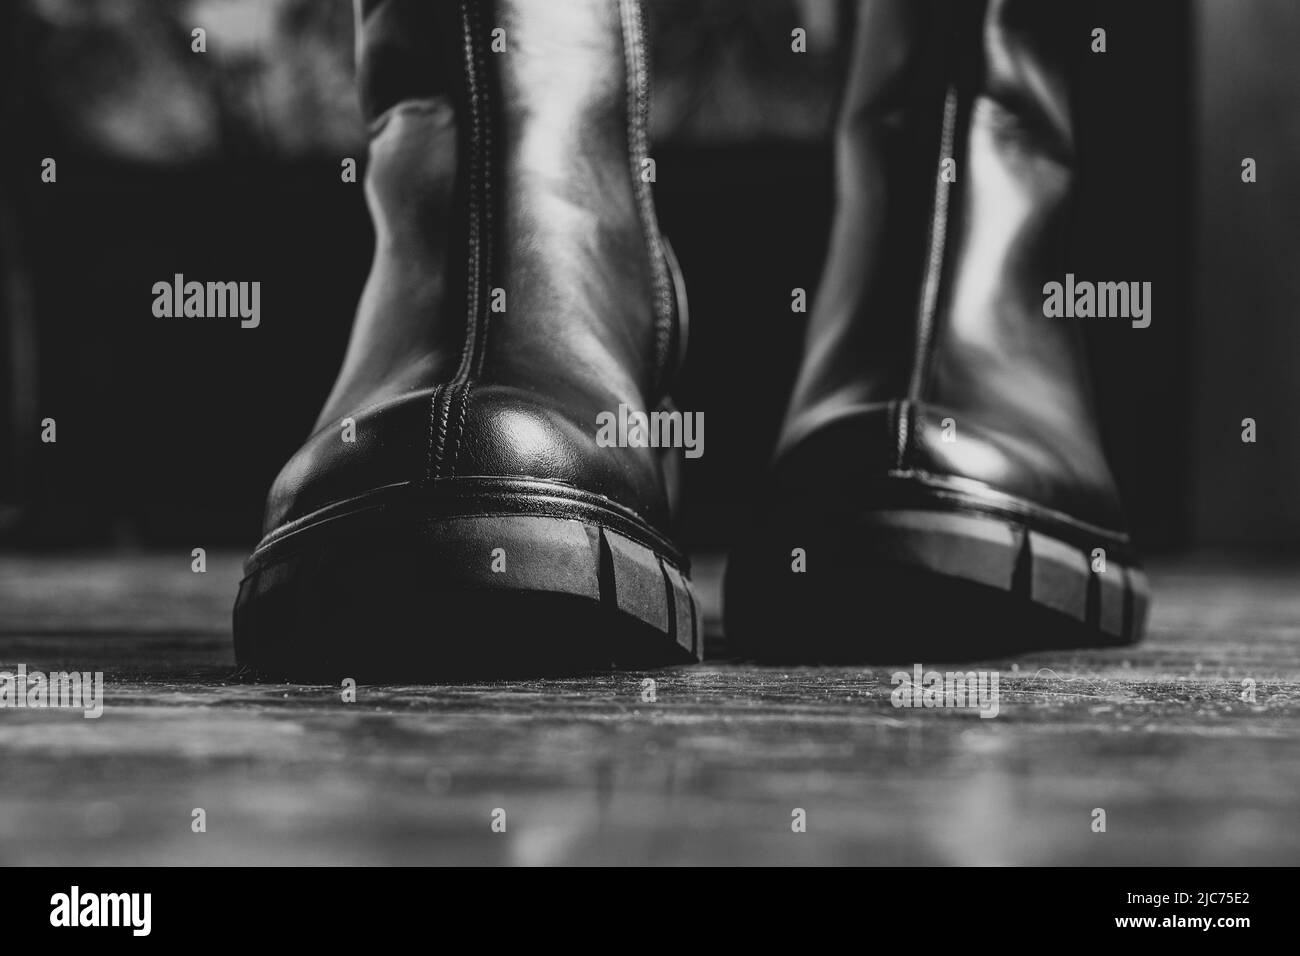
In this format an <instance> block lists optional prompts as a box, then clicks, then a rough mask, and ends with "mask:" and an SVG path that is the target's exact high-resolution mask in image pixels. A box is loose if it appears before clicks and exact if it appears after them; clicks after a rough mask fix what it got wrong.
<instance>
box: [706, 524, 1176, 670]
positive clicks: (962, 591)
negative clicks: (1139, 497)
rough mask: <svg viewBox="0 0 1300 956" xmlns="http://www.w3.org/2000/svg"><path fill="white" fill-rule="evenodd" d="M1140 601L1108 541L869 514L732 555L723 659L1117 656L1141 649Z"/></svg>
mask: <svg viewBox="0 0 1300 956" xmlns="http://www.w3.org/2000/svg"><path fill="white" fill-rule="evenodd" d="M796 549H799V551H796ZM800 552H802V558H801V557H800ZM801 561H802V564H801V563H800V562H801ZM800 567H802V570H799V568H800ZM1149 593H1150V592H1149V587H1148V584H1147V579H1146V575H1145V574H1143V572H1142V571H1141V569H1140V568H1139V567H1138V566H1137V564H1136V562H1135V561H1134V560H1133V558H1132V557H1131V556H1130V553H1129V552H1128V549H1127V548H1126V547H1125V546H1124V545H1123V543H1122V541H1117V540H1114V539H1112V538H1110V537H1101V536H1090V535H1089V534H1088V533H1087V532H1086V531H1081V533H1080V534H1079V535H1077V536H1076V535H1073V534H1072V535H1070V537H1069V539H1068V540H1067V539H1066V537H1065V536H1064V535H1061V534H1060V533H1059V532H1057V531H1055V530H1046V529H1044V528H1042V527H1038V528H1035V527H1034V526H1033V525H1032V524H1029V523H1026V522H1024V521H1021V520H1015V519H1011V518H1009V517H1006V516H1000V515H995V514H985V513H979V512H976V511H964V510H952V509H949V508H942V507H933V508H906V509H896V508H891V509H882V510H878V511H867V512H864V513H860V514H858V515H857V516H856V517H854V518H851V519H846V520H844V521H843V522H842V523H841V524H840V525H838V526H835V527H830V526H829V525H828V524H826V523H822V522H818V523H816V524H815V525H813V526H812V527H810V525H809V523H803V524H802V525H800V526H792V525H787V526H785V527H782V526H780V525H770V526H768V527H767V528H766V529H765V530H764V531H762V532H761V533H758V534H752V535H751V536H750V538H749V541H748V544H746V545H745V546H743V547H741V548H738V549H737V550H736V551H735V552H733V554H732V557H731V560H730V562H729V564H728V568H727V574H726V582H725V598H724V600H725V619H726V631H727V653H728V655H730V656H737V657H742V658H749V659H754V660H758V661H765V662H771V663H871V662H895V661H900V660H922V659H928V660H973V659H979V658H987V657H994V656H1000V655H1004V654H1010V653H1020V652H1025V651H1033V650H1046V649H1062V648H1070V647H1082V646H1118V645H1124V644H1130V643H1133V642H1135V641H1137V640H1139V639H1140V637H1141V635H1142V632H1143V630H1144V627H1145V622H1146V616H1147V607H1148V602H1149Z"/></svg>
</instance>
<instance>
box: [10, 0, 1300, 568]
mask: <svg viewBox="0 0 1300 956" xmlns="http://www.w3.org/2000/svg"><path fill="white" fill-rule="evenodd" d="M1084 5H1085V6H1086V7H1088V8H1089V9H1090V10H1091V11H1092V15H1093V16H1094V17H1095V22H1096V24H1097V25H1098V26H1103V27H1105V28H1106V29H1107V32H1108V47H1109V49H1108V52H1107V53H1106V54H1105V55H1104V56H1097V55H1090V54H1089V53H1088V51H1087V48H1086V45H1082V44H1081V46H1080V56H1079V57H1078V59H1077V62H1075V63H1073V64H1071V69H1073V70H1074V71H1075V72H1076V75H1077V85H1076V88H1077V103H1076V110H1077V121H1078V126H1079V142H1080V153H1081V167H1082V173H1081V177H1080V201H1079V206H1078V215H1077V229H1076V231H1075V232H1076V234H1075V239H1074V248H1073V250H1072V253H1071V261H1072V262H1073V263H1075V269H1074V271H1075V272H1076V273H1078V274H1079V275H1080V276H1081V277H1085V278H1086V277H1100V278H1113V279H1125V280H1150V281H1151V282H1153V284H1154V295H1153V297H1154V306H1155V312H1154V321H1153V324H1152V326H1151V327H1150V328H1149V329H1146V330H1144V331H1141V332H1138V331H1134V330H1132V329H1129V328H1128V327H1127V326H1126V323H1121V322H1110V323H1107V322H1102V321H1097V322H1093V323H1090V324H1088V325H1087V328H1086V330H1085V331H1086V334H1087V335H1088V340H1089V341H1088V344H1089V349H1090V351H1091V353H1092V355H1093V368H1094V372H1095V376H1096V381H1097V388H1096V392H1097V397H1098V401H1099V403H1100V406H1101V412H1102V416H1103V428H1104V432H1105V436H1106V439H1107V442H1108V445H1109V447H1110V450H1111V456H1112V461H1113V463H1114V465H1115V467H1116V470H1117V472H1118V477H1119V479H1120V482H1121V485H1122V487H1123V491H1124V493H1125V498H1126V501H1127V503H1128V506H1129V510H1130V513H1131V518H1132V522H1133V525H1134V528H1135V530H1136V533H1137V535H1138V537H1139V541H1140V543H1141V544H1142V545H1143V546H1144V547H1145V549H1146V550H1147V551H1148V552H1155V553H1160V552H1167V551H1174V550H1182V549H1188V548H1194V547H1201V548H1206V547H1220V546H1234V547H1235V546H1259V547H1262V546H1267V547H1275V546H1284V545H1290V544H1294V543H1296V542H1297V541H1300V496H1297V495H1295V494H1294V493H1293V489H1295V488H1296V487H1300V440H1297V437H1300V374H1296V360H1297V357H1300V322H1297V320H1296V315H1295V306H1296V303H1300V270H1298V269H1296V268H1295V266H1294V263H1295V261H1296V257H1297V256H1296V254H1297V252H1300V249H1297V246H1300V229H1297V228H1296V227H1297V225H1300V223H1297V221H1296V220H1297V217H1298V216H1300V201H1297V200H1300V197H1297V196H1296V195H1294V194H1295V193H1296V192H1297V191H1298V190H1300V176H1297V175H1296V170H1295V169H1294V168H1288V164H1291V165H1294V160H1295V159H1296V158H1297V157H1300V141H1298V140H1300V108H1298V107H1300V103H1298V102H1297V100H1300V83H1297V82H1296V80H1297V77H1296V72H1297V70H1298V69H1300V67H1298V66H1297V65H1296V63H1297V61H1296V59H1295V56H1294V51H1295V47H1296V40H1297V38H1300V5H1297V4H1295V3H1294V2H1291V0H1233V2H1228V0H1199V2H1191V0H1147V2H1143V3H1140V4H1135V3H1131V2H1127V3H1126V2H1120V0H1114V2H1105V0H1096V2H1087V3H1085V4H1084ZM648 6H649V12H650V24H651V27H652V32H653V55H654V62H655V99H654V130H653V134H654V155H655V158H656V161H657V167H658V183H657V186H656V188H655V194H656V198H657V202H658V206H659V212H660V220H661V224H662V226H663V228H664V231H665V232H666V234H667V235H668V236H669V237H670V238H671V239H672V241H673V244H674V247H675V249H676V251H677V254H678V256H679V258H680V259H681V261H682V266H683V269H684V271H685V274H686V278H687V284H688V289H689V293H690V298H691V309H692V322H693V325H692V348H693V351H692V353H691V355H690V356H689V358H688V364H687V369H686V377H685V381H684V382H683V383H682V385H681V387H680V388H679V389H678V390H677V400H678V405H679V406H680V407H683V408H686V409H689V410H698V411H703V412H704V413H705V415H706V419H707V424H708V443H707V445H706V454H705V455H704V457H703V458H701V459H699V460H696V461H692V462H689V463H688V465H687V478H688V489H687V491H688V497H687V501H688V506H687V507H688V514H687V516H686V517H687V520H686V524H685V528H686V529H687V532H686V535H685V537H686V539H687V544H688V546H690V547H694V548H717V547H719V546H724V545H725V544H726V542H727V540H728V538H729V536H730V534H731V532H732V529H734V528H735V526H736V522H738V521H741V520H743V513H742V512H741V511H740V508H741V507H742V505H743V500H744V494H743V492H744V491H745V490H746V489H748V488H749V487H750V486H751V484H752V483H753V481H754V479H755V477H756V476H757V475H758V474H759V471H760V469H761V468H762V466H763V464H764V463H765V461H766V460H767V457H768V455H769V454H770V451H771V447H772V444H773V442H774V440H775V435H776V428H777V426H778V423H779V419H780V415H781V413H782V411H783V404H784V401H785V398H786V395H787V393H788V389H789V385H790V382H791V380H792V379H793V375H794V370H795V364H796V362H797V359H798V355H799V350H800V347H801V342H802V333H803V326H802V320H803V316H799V315H794V314H792V313H791V312H790V309H789V303H790V289H791V287H793V286H802V287H805V288H807V289H808V290H809V293H810V294H811V293H812V291H813V290H814V289H815V288H816V286H817V281H818V276H819V271H820V267H821V261H822V256H823V254H824V251H825V244H826V237H827V234H828V229H829V224H830V218H831V214H832V189H833V183H832V177H831V152H830V135H831V132H832V125H833V120H834V115H835V110H836V106H837V103H838V97H839V84H840V77H841V76H842V74H843V69H844V64H845V59H846V50H847V46H848V42H849V39H850V36H851V26H852V22H853V5H852V3H848V2H837V0H802V2H797V0H650V2H649V4H648ZM0 17H3V23H0V43H2V45H3V60H2V62H0V69H2V70H3V79H2V81H0V109H2V110H3V120H2V122H3V128H4V136H3V144H4V145H3V148H2V149H0V163H2V164H3V166H4V169H3V175H0V543H3V544H5V545H10V546H14V547H89V546H97V547H98V546H106V545H107V546H118V547H122V548H149V547H161V546H169V547H170V546H176V545H183V546H184V547H186V548H188V547H190V546H192V545H206V546H209V547H218V546H232V547H237V548H246V547H251V545H252V544H254V543H255V541H256V539H257V538H258V536H259V526H260V518H261V511H262V504H263V499H264V495H265V493H266V491H267V488H268V487H269V485H270V482H271V480H272V479H273V478H274V476H275V474H276V472H277V471H278V470H279V468H280V465H281V464H282V463H283V462H284V460H285V459H286V458H287V457H288V456H289V455H290V454H291V453H292V452H293V451H294V450H295V449H296V448H297V447H298V445H299V443H300V442H301V440H302V439H303V438H304V437H305V436H306V433H307V431H308V429H309V428H310V426H311V424H312V422H313V420H314V418H315V415H316V413H317V412H318V410H319V407H320V404H321V403H322V401H323V400H324V397H325V395H326V393H327V391H328V389H329V386H330V384H331V382H332V380H333V377H334V375H335V373H336V372H337V370H338V366H339V363H340V361H341V358H342V354H343V348H344V344H345V342H346V338H347V334H348V329H349V325H350V322H351V318H352V312H353V309H354V307H355V304H356V301H357V298H358V296H359V293H360V290H361V287H362V283H363V281H364V279H365V275H366V271H367V269H368V267H369V263H370V255H371V247H372V242H373V235H372V231H371V227H370V223H369V219H368V217H367V214H366V210H365V205H364V196H363V191H362V187H361V185H360V184H359V183H358V184H346V183H342V182H340V176H339V169H340V160H341V159H342V158H344V157H354V158H356V159H357V161H358V163H359V164H360V165H362V166H364V160H365V135H364V129H363V126H362V122H361V119H360V113H359V109H358V104H357V100H356V96H355V92H354V90H353V86H352V75H353V57H352V43H353V37H352V9H351V3H350V0H172V2H167V3H160V2H157V0H5V3H3V4H2V5H0ZM194 26H202V27H204V29H206V31H207V49H208V52H207V53H206V54H195V53H192V52H191V50H190V30H191V29H192V28H193V27H194ZM796 26H801V27H803V28H805V29H806V30H807V32H808V53H807V54H806V55H803V56H795V55H792V54H791V53H790V46H789V42H790V30H791V29H793V28H794V27H796ZM1248 156H1249V157H1252V158H1254V159H1255V160H1256V161H1257V164H1258V170H1259V177H1258V178H1259V181H1258V182H1257V183H1256V184H1253V185H1245V184H1243V183H1242V182H1241V177H1240V166H1241V160H1242V159H1243V158H1244V157H1248ZM46 157H52V158H54V159H55V160H56V161H57V176H58V178H57V183H54V184H48V183H43V182H42V181H41V176H40V173H41V163H42V160H43V159H44V158H46ZM178 272H179V273H184V274H186V276H187V277H189V276H192V277H194V278H199V279H217V278H227V279H228V278H238V279H258V280H260V281H261V283H262V322H261V326H260V327H259V328H258V329H256V330H243V329H241V328H240V327H239V324H238V322H236V321H221V320H217V321H207V320H175V319H158V318H155V317H154V316H153V315H152V312H151V306H152V301H153V295H152V292H151V287H152V285H153V283H154V282H155V281H158V280H160V279H169V278H170V277H171V276H172V275H173V273H178ZM1244 417H1253V418H1255V419H1256V420H1257V422H1258V435H1259V438H1258V442H1257V443H1256V444H1254V445H1246V444H1243V443H1242V442H1241V440H1240V432H1241V424H1240V423H1241V419H1242V418H1244ZM44 418H54V419H55V420H56V421H57V429H58V432H57V434H58V441H57V443H56V444H42V443H41V441H40V422H41V420H42V419H44ZM738 489H739V491H740V492H741V493H738Z"/></svg>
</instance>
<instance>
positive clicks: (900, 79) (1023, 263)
mask: <svg viewBox="0 0 1300 956" xmlns="http://www.w3.org/2000/svg"><path fill="white" fill-rule="evenodd" d="M1059 6H1060V5H1055V4H1043V3H1041V2H1035V0H990V2H988V3H983V4H981V3H949V2H937V0H936V2H913V0H883V2H873V3H864V4H862V5H861V8H860V16H861V17H862V18H863V19H862V22H860V24H859V29H858V31H857V40H856V43H857V47H856V49H855V51H854V57H853V66H852V71H851V76H850V78H849V87H848V93H847V96H846V100H845V103H844V107H843V111H842V116H841V122H840V128H839V133H838V145H837V175H838V190H839V205H838V210H837V217H836V223H835V227H834V233H833V236H832V243H831V251H830V255H829V259H828V263H827V267H826V271H825V274H824V276H823V280H822V283H821V287H820V289H819V291H818V293H817V298H816V300H815V301H814V308H813V314H812V316H811V317H810V330H809V337H808V342H809V348H808V351H807V353H806V355H805V357H804V362H803V365H802V368H801V371H800V375H799V378H798V381H797V384H796V387H795V392H794V396H793V398H792V401H791V405H790V408H789V412H788V415H787V420H786V424H785V428H784V430H783V436H782V440H781V444H780V447H779V449H778V464H777V474H778V475H780V476H785V477H784V478H783V479H782V480H783V481H786V482H793V483H794V484H796V485H798V484H800V483H801V482H802V480H803V479H800V478H798V477H796V476H810V475H811V474H812V473H814V472H815V471H817V470H818V469H819V468H822V467H826V468H834V469H837V474H839V475H841V476H843V475H857V476H858V477H859V478H861V479H862V480H865V479H866V478H867V477H870V476H871V475H877V476H879V475H882V474H884V473H889V472H893V473H898V474H903V473H913V472H920V473H925V474H934V475H938V476H945V477H952V478H957V479H969V480H971V481H976V482H982V483H985V484H987V485H989V486H991V487H992V489H994V490H996V491H1000V492H1004V493H1007V494H1011V495H1015V496H1018V497H1022V498H1024V499H1026V500H1027V501H1029V502H1031V503H1033V504H1035V505H1038V506H1041V507H1043V508H1046V509H1050V510H1054V511H1058V512H1061V513H1064V514H1066V515H1069V516H1072V517H1073V518H1076V519H1078V520H1081V521H1085V522H1088V523H1090V524H1093V525H1096V526H1100V527H1103V528H1108V529H1119V528H1122V526H1123V518H1122V514H1121V511H1120V507H1119V503H1118V496H1117V494H1116V491H1115V488H1114V482H1113V480H1112V478H1111V474H1110V470H1109V467H1108V466H1107V463H1106V460H1105V457H1104V454H1103V451H1102V447H1101V442H1100V440H1099V437H1098V434H1097V430H1096V423H1095V415H1094V412H1093V409H1092V402H1091V397H1090V384H1089V381H1088V378H1087V370H1086V367H1085V364H1084V355H1083V349H1082V344H1081V340H1080V338H1079V329H1078V328H1077V326H1075V325H1074V324H1073V322H1072V320H1066V319H1059V318H1047V317H1045V316H1044V315H1043V307H1042V303H1043V298H1042V289H1043V285H1044V283H1046V282H1048V281H1052V280H1058V281H1059V280H1061V279H1062V278H1063V276H1064V273H1065V271H1066V269H1065V265H1064V263H1065V243H1066V239H1067V227H1068V225H1069V213H1070V207H1069V204H1070V200H1071V196H1072V184H1073V179H1074V175H1075V170H1074V165H1075V161H1074V142H1073V132H1072V125H1071V118H1070V109H1069V97H1068V84H1067V77H1066V76H1065V73H1064V69H1063V67H1064V64H1065V63H1066V62H1067V61H1068V57H1067V56H1066V55H1065V52H1064V45H1065V44H1067V43H1074V44H1079V43H1083V42H1085V40H1084V39H1081V37H1083V38H1086V36H1087V31H1086V30H1084V31H1083V32H1082V33H1080V32H1079V31H1078V30H1077V29H1074V30H1072V29H1070V23H1069V22H1065V21H1063V20H1062V11H1061V10H1060V9H1058V8H1059ZM948 112H951V116H950V117H947V116H946V114H947V113H948ZM945 127H946V128H945ZM946 158H951V159H955V161H956V163H955V167H950V172H951V173H955V182H951V183H947V184H945V183H943V182H942V181H941V177H940V173H941V166H940V161H941V159H946ZM945 420H950V421H951V427H950V428H948V429H947V434H948V436H950V438H955V440H945V439H944V436H945V431H944V423H945Z"/></svg>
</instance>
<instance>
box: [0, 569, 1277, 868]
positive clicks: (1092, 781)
mask: <svg viewBox="0 0 1300 956" xmlns="http://www.w3.org/2000/svg"><path fill="white" fill-rule="evenodd" d="M190 560H191V559H190V557H189V555H188V553H184V554H180V555H159V554H152V555H127V556H123V555H93V554H92V555H82V556H30V555H14V554H10V555H0V669H8V670H13V669H14V668H16V667H17V666H18V664H20V663H25V664H27V666H28V667H29V668H32V669H35V670H56V669H65V668H76V669H79V670H94V669H102V670H103V671H104V672H105V675H106V698H107V705H106V709H105V713H104V716H103V717H102V718H100V719H99V720H86V719H83V718H82V717H81V716H80V715H79V714H76V713H72V712H67V711H56V710H32V709H0V763H2V765H3V767H4V768H5V771H4V773H3V774H0V863H5V864H15V863H21V864H35V863H42V864H71V863H92V864H94V863H146V864H156V863H163V864H191V863H192V864H198V863H211V864H227V863H243V862H247V863H258V864H274V863H289V862H293V863H367V864H369V863H520V864H547V863H706V862H712V863H814V862H820V863H881V864H887V863H960V864H965V863H986V864H1019V863H1085V864H1107V863H1120V864H1155V863H1173V864H1221V863H1222V864H1266V863H1290V864H1295V863H1298V862H1300V828H1297V827H1296V826H1295V822H1296V821H1297V820H1298V819H1300V760H1297V752H1298V750H1300V746H1298V744H1297V740H1298V731H1300V588H1297V587H1296V583H1297V581H1300V566H1297V565H1295V564H1286V563H1276V562H1274V563H1255V564H1243V563H1241V562H1233V561H1229V560H1226V559H1220V560H1216V559H1213V558H1205V557H1203V558H1198V559H1194V560H1192V559H1189V560H1184V561H1179V562H1170V563H1165V564H1163V565H1158V566H1157V567H1155V568H1154V569H1153V572H1152V578H1153V584H1154V589H1155V601H1156V603H1155V606H1154V610H1153V619H1152V634H1151V637H1150V639H1149V640H1148V641H1147V642H1146V643H1144V644H1143V645H1141V646H1139V647H1137V648H1130V649H1125V650H1119V651H1088V652H1077V653H1067V654H1052V655H1034V656H1027V657H1021V658H1018V659H1015V660H1007V661H997V662H990V663H988V664H985V665H975V666H977V667H981V668H983V667H987V668H991V669H996V670H998V671H999V673H1000V687H999V689H1000V702H999V714H998V716H997V717H996V718H992V719H981V718H980V717H979V716H978V714H977V713H976V712H973V711H970V710H950V709H938V710H924V709H918V710H903V709H898V708H895V707H894V706H892V704H891V702H890V694H891V691H892V689H893V688H892V685H891V683H890V673H891V672H892V671H893V670H895V669H897V668H889V667H873V668H858V669H853V668H834V669H813V668H803V669H765V668H755V667H746V666H735V665H729V664H706V665H703V666H700V667H695V668H683V669H675V670H668V671H659V672H654V673H650V674H599V675H593V676H590V677H586V678H581V679H571V680H560V681H520V682H510V683H501V684H478V685H463V686H446V687H428V686H409V687H383V688H374V687H362V688H361V689H360V691H359V695H358V699H357V701H356V702H355V703H343V702H342V700H341V695H340V693H339V691H338V689H336V688H321V687H306V686H299V685H258V684H248V683H241V682H238V681H236V680H234V679H232V671H233V657H232V654H231V650H230V644H229V613H230V605H231V603H232V601H233V595H234V587H235V583H236V581H237V579H238V575H239V561H238V558H237V556H234V555H225V554H215V555H209V558H208V571H207V572H206V573H205V574H194V573H192V572H191V570H190ZM719 569H720V565H719V562H718V561H716V560H705V561H702V562H700V567H699V571H698V573H697V577H698V578H699V579H700V580H701V583H702V592H703V599H704V602H705V610H706V614H707V617H708V620H709V622H710V627H711V629H712V630H713V631H714V632H715V633H716V631H717V624H718V614H717V591H718V587H717V584H718V573H719ZM911 663H912V662H907V663H906V665H905V666H906V667H908V668H910V666H911ZM924 663H925V664H926V666H927V667H929V666H930V665H931V663H932V662H924ZM933 663H934V664H936V665H938V663H939V662H933ZM962 669H963V670H966V669H969V668H967V667H963V668H962ZM645 678H652V679H653V680H654V681H655V682H656V700H655V702H653V703H647V702H644V701H643V700H642V689H643V684H642V681H643V679H645ZM1247 680H1250V681H1254V690H1255V694H1254V696H1255V699H1254V702H1253V703H1252V702H1250V701H1247V700H1243V681H1247ZM195 808H203V809H204V811H205V812H206V818H207V832H206V833H193V832H192V831H191V819H192V811H193V810H194V809H195ZM497 808H500V809H504V810H505V814H506V832H505V833H494V832H493V831H492V829H491V824H492V817H493V811H494V810H495V809H497ZM796 808H801V809H803V810H804V811H806V815H807V832H805V833H794V832H792V829H791V821H792V812H793V811H794V810H795V809H796ZM1096 808H1101V809H1104V810H1105V812H1106V831H1105V832H1104V833H1097V832H1093V828H1092V823H1093V811H1094V810H1095V809H1096Z"/></svg>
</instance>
